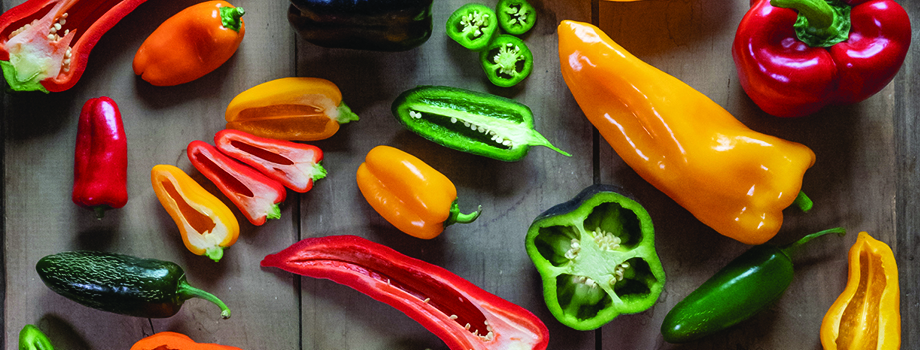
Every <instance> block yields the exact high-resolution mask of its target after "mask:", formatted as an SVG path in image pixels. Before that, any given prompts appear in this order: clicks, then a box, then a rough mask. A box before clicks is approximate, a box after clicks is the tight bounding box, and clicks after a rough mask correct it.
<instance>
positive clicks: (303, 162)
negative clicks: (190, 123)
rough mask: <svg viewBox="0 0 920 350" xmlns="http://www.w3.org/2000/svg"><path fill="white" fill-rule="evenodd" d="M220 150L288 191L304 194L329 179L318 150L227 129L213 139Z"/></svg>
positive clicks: (300, 144)
mask: <svg viewBox="0 0 920 350" xmlns="http://www.w3.org/2000/svg"><path fill="white" fill-rule="evenodd" d="M214 144H215V145H217V149H219V150H220V151H221V152H223V153H224V154H226V155H229V156H231V157H233V158H236V159H237V160H239V161H241V162H243V163H246V164H248V165H249V166H251V167H253V168H256V169H258V170H259V171H261V172H262V173H263V174H265V175H266V176H268V177H270V178H272V179H275V180H276V181H278V182H280V183H282V184H284V186H287V187H288V188H290V189H292V190H294V191H297V192H300V193H305V192H307V191H309V190H310V189H312V188H313V183H314V182H315V181H317V180H319V179H322V178H324V177H326V169H325V168H323V165H322V163H323V151H322V150H320V149H319V147H316V146H313V145H307V144H302V143H297V142H291V141H287V140H275V139H270V138H265V137H260V136H255V135H252V134H249V133H246V132H243V131H239V130H233V129H225V130H222V131H220V132H218V133H217V134H216V135H214Z"/></svg>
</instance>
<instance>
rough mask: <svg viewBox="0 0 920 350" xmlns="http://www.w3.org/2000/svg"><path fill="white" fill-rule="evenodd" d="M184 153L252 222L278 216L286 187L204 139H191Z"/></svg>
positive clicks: (255, 222) (285, 193) (258, 223)
mask: <svg viewBox="0 0 920 350" xmlns="http://www.w3.org/2000/svg"><path fill="white" fill-rule="evenodd" d="M186 152H187V153H188V159H189V160H190V161H191V162H192V165H194V166H195V169H198V171H199V172H201V174H202V175H204V176H205V177H207V178H208V180H211V182H213V183H214V184H215V185H217V188H218V189H220V191H221V192H222V193H223V194H224V195H225V196H227V198H230V201H231V202H233V204H235V205H236V207H237V208H239V209H240V211H241V212H243V215H244V216H246V219H247V220H249V222H251V223H252V224H253V225H256V226H259V225H262V224H264V223H265V220H266V219H277V218H280V217H281V209H280V208H279V207H278V203H281V202H284V198H285V196H286V195H287V190H285V189H284V185H282V184H281V183H280V182H278V181H275V180H272V179H270V178H268V177H267V176H265V175H262V173H260V172H258V171H256V170H255V169H253V168H250V167H248V166H246V165H245V164H243V163H240V162H237V161H235V160H233V158H230V157H228V156H226V155H224V154H223V153H220V151H218V150H217V148H214V146H211V145H209V144H207V143H205V142H204V141H198V140H196V141H192V142H191V143H189V145H188V148H187V149H186Z"/></svg>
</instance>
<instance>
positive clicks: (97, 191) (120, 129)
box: [72, 96, 128, 219]
mask: <svg viewBox="0 0 920 350" xmlns="http://www.w3.org/2000/svg"><path fill="white" fill-rule="evenodd" d="M72 199H73V202H74V203H76V204H77V205H79V206H81V207H84V208H90V209H93V211H94V212H95V215H96V218H97V219H102V216H103V215H104V214H105V210H106V209H112V208H121V207H123V206H125V204H127V203H128V141H127V139H126V137H125V127H124V125H123V124H122V121H121V112H120V111H119V110H118V105H117V104H115V101H113V100H112V99H111V98H108V97H106V96H102V97H98V98H93V99H90V100H89V101H86V103H85V104H83V109H82V110H81V111H80V120H79V122H78V123H77V146H76V150H75V152H74V164H73V193H72Z"/></svg>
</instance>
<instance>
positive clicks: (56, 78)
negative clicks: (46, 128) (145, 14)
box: [0, 0, 146, 93]
mask: <svg viewBox="0 0 920 350" xmlns="http://www.w3.org/2000/svg"><path fill="white" fill-rule="evenodd" d="M144 1H146V0H108V1H94V0H29V1H27V2H25V3H23V4H21V5H19V6H16V7H13V8H11V9H10V10H9V11H6V12H4V13H3V14H2V15H0V67H2V69H3V77H4V78H5V79H6V81H7V83H8V85H9V87H10V88H11V89H13V90H16V91H35V90H38V91H44V92H46V93H47V92H50V91H55V92H56V91H64V90H67V89H69V88H71V87H72V86H73V85H74V84H76V83H77V81H78V80H80V76H82V75H83V71H84V70H85V69H86V61H87V59H88V58H89V53H90V51H91V50H92V49H93V47H94V46H96V43H97V42H98V41H99V38H100V37H102V35H103V34H105V32H107V31H108V30H109V29H111V28H112V27H113V26H115V24H116V23H118V21H120V20H121V19H122V18H123V17H125V16H127V15H128V13H130V12H131V11H133V10H134V9H135V8H137V6H138V5H140V4H142V3H143V2H144Z"/></svg>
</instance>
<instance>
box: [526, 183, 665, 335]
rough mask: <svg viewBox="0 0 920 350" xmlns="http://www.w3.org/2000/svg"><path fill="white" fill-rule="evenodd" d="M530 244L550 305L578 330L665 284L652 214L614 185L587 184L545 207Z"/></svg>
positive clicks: (635, 306) (636, 306)
mask: <svg viewBox="0 0 920 350" xmlns="http://www.w3.org/2000/svg"><path fill="white" fill-rule="evenodd" d="M525 247H526V249H527V255H529V256H530V259H531V260H532V261H533V264H534V266H535V267H536V268H537V272H539V273H540V276H541V278H542V280H543V298H544V300H545V302H546V306H547V308H549V311H550V313H552V315H553V316H555V317H556V319H557V320H559V322H561V323H562V324H564V325H566V326H569V327H571V328H573V329H576V330H592V329H597V328H599V327H601V326H603V325H604V324H607V323H608V322H610V321H611V320H613V319H614V318H615V317H617V316H619V315H621V314H633V313H638V312H642V311H645V310H647V309H649V308H650V307H652V305H654V304H655V302H656V301H657V300H658V297H659V296H660V295H661V291H662V290H663V289H664V283H665V275H664V269H663V268H662V266H661V260H659V258H658V253H657V252H656V251H655V234H654V227H653V226H652V219H651V217H650V216H649V214H648V212H647V211H646V210H645V208H643V207H642V205H640V204H639V203H638V202H636V201H635V200H634V199H632V198H630V197H629V196H628V195H627V194H625V192H624V191H623V190H622V189H621V188H619V187H616V186H611V185H604V184H596V185H592V186H589V187H588V188H585V189H584V190H583V191H581V193H579V194H578V195H577V196H575V198H573V199H572V200H570V201H568V202H565V203H561V204H558V205H556V206H554V207H552V208H550V209H549V210H547V211H546V212H544V213H542V214H540V215H539V216H538V217H537V218H536V219H535V220H534V221H533V224H531V225H530V228H529V229H528V230H527V238H526V241H525Z"/></svg>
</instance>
